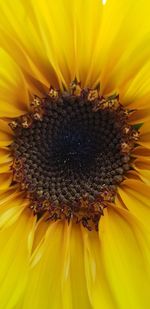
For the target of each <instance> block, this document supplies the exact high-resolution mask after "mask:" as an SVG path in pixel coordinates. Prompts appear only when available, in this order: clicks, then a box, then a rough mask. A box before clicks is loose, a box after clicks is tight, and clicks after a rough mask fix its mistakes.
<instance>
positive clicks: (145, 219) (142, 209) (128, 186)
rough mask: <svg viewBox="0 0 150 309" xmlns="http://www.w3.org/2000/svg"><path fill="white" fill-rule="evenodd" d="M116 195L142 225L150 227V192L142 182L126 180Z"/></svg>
mask: <svg viewBox="0 0 150 309" xmlns="http://www.w3.org/2000/svg"><path fill="white" fill-rule="evenodd" d="M118 193H119V195H120V197H121V199H122V201H123V203H124V204H125V205H126V207H127V208H128V209H129V210H130V212H131V213H133V214H134V215H135V216H136V217H137V218H138V219H139V220H140V221H142V223H143V224H145V225H146V226H147V227H148V228H149V227H150V203H149V201H150V190H149V186H147V185H146V184H144V183H143V182H142V181H138V180H133V179H127V180H125V181H124V182H123V183H122V184H121V185H120V187H119V188H118Z"/></svg>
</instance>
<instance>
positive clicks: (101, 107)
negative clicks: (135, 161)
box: [10, 89, 136, 230]
mask: <svg viewBox="0 0 150 309" xmlns="http://www.w3.org/2000/svg"><path fill="white" fill-rule="evenodd" d="M74 92H75V89H74V90H73V91H72V92H71V93H69V92H68V93H59V92H57V91H56V90H53V89H51V91H50V93H49V95H48V96H47V97H46V98H44V99H39V98H37V97H35V99H34V101H33V102H32V105H31V107H32V110H31V112H30V113H29V114H27V115H24V116H21V117H19V118H18V119H15V120H14V121H13V122H12V123H11V124H10V126H11V127H12V128H13V129H14V131H15V140H14V142H13V144H12V145H11V146H12V147H11V148H12V153H13V157H14V164H13V174H14V178H13V179H14V181H15V182H17V183H19V184H20V188H21V190H25V192H27V197H28V198H29V199H30V200H31V206H30V207H31V208H32V209H33V211H34V213H39V214H40V215H42V214H43V213H45V212H46V213H47V214H48V218H49V219H51V220H57V219H67V220H68V221H70V219H72V218H73V219H75V221H76V222H77V223H78V222H81V223H82V224H83V225H84V226H86V227H87V228H88V229H89V230H91V229H93V228H94V229H98V222H99V219H100V216H101V215H102V214H103V208H104V207H106V206H107V203H109V202H113V200H114V196H115V194H116V188H117V185H118V184H119V183H120V182H122V180H123V179H124V174H125V172H126V171H128V170H129V169H130V165H129V163H130V151H131V149H132V148H133V145H134V142H135V136H136V134H135V133H136V132H135V131H134V129H133V128H132V127H131V126H129V125H128V123H127V120H128V112H127V111H126V110H125V109H124V108H123V106H122V105H121V104H120V103H119V100H118V97H116V96H114V97H109V98H103V97H99V96H98V92H96V91H92V90H85V89H83V90H81V91H80V93H79V94H78V95H76V94H75V93H74Z"/></svg>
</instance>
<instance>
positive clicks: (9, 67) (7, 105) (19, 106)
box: [0, 48, 29, 117]
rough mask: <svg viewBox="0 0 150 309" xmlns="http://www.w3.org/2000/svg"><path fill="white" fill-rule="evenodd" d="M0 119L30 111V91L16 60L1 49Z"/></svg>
mask: <svg viewBox="0 0 150 309" xmlns="http://www.w3.org/2000/svg"><path fill="white" fill-rule="evenodd" d="M0 59H1V66H0V88H1V91H0V117H17V116H19V115H21V114H23V113H25V112H27V110H28V100H29V98H28V91H27V87H26V84H25V81H24V77H23V74H22V72H21V70H20V69H19V67H18V66H17V64H16V63H15V62H14V60H13V59H12V58H11V56H9V55H8V54H7V53H6V52H5V51H4V50H3V49H2V48H1V49H0Z"/></svg>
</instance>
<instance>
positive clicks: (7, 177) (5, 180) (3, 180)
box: [0, 172, 12, 191]
mask: <svg viewBox="0 0 150 309" xmlns="http://www.w3.org/2000/svg"><path fill="white" fill-rule="evenodd" d="M11 182H12V173H11V172H7V173H1V174H0V191H1V190H6V189H8V188H9V186H10V184H11Z"/></svg>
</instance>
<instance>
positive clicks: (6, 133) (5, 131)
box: [0, 119, 13, 147]
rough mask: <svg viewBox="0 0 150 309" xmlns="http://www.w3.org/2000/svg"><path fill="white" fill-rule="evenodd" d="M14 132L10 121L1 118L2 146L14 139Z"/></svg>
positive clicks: (0, 136)
mask: <svg viewBox="0 0 150 309" xmlns="http://www.w3.org/2000/svg"><path fill="white" fill-rule="evenodd" d="M12 134H13V132H12V130H11V129H10V127H9V125H8V123H7V122H6V121H4V120H2V119H0V147H3V146H8V145H10V144H11V142H12V141H13V135H12Z"/></svg>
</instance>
